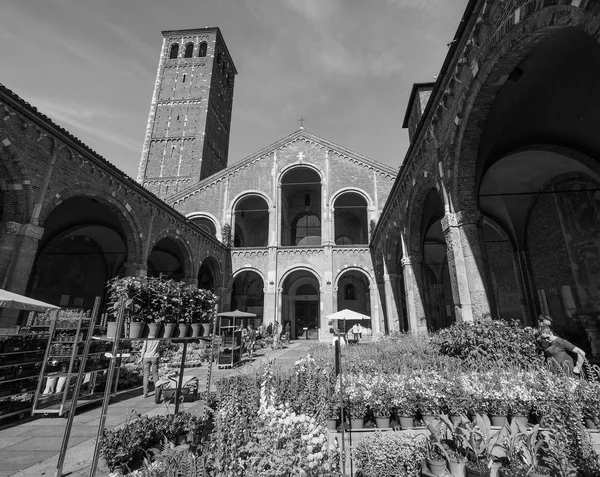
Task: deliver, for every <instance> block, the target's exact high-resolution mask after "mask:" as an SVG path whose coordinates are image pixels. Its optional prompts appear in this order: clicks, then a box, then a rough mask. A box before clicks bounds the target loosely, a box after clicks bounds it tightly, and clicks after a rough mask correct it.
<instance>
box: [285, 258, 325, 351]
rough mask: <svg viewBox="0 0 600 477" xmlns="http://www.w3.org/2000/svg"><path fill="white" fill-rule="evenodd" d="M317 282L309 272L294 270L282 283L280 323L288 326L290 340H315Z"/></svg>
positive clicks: (317, 305)
mask: <svg viewBox="0 0 600 477" xmlns="http://www.w3.org/2000/svg"><path fill="white" fill-rule="evenodd" d="M320 311H321V306H320V286H319V280H318V278H317V277H316V275H315V274H314V273H312V272H311V271H309V270H304V269H303V270H295V271H293V272H292V273H290V274H289V275H287V276H286V277H285V279H284V281H283V287H282V300H281V323H282V325H283V326H284V327H285V325H286V324H287V323H289V324H290V327H291V334H292V339H296V338H299V337H304V338H307V337H308V338H311V339H317V338H318V335H319V331H318V330H319V326H320V325H319V323H320V316H321V313H320Z"/></svg>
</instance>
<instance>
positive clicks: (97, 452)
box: [90, 298, 125, 477]
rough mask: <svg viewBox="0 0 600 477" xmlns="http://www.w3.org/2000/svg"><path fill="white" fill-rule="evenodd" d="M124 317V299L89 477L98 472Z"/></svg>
mask: <svg viewBox="0 0 600 477" xmlns="http://www.w3.org/2000/svg"><path fill="white" fill-rule="evenodd" d="M124 316H125V299H124V298H121V299H120V300H119V311H118V312H117V330H116V331H115V338H114V340H115V341H114V343H113V348H112V356H111V358H110V366H109V368H108V375H107V376H106V386H105V387H104V400H103V401H102V413H101V414H100V422H99V423H98V433H97V434H96V446H95V447H94V456H93V457H92V466H91V468H90V477H96V471H97V470H98V458H99V457H100V444H101V442H102V435H103V433H104V425H105V424H106V415H107V413H108V403H109V401H110V395H111V391H112V379H113V377H114V374H115V365H116V363H117V355H118V353H119V344H120V343H119V339H120V338H121V330H122V328H123V317H124Z"/></svg>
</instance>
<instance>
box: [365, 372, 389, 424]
mask: <svg viewBox="0 0 600 477" xmlns="http://www.w3.org/2000/svg"><path fill="white" fill-rule="evenodd" d="M369 384H370V385H367V387H366V389H365V399H366V400H367V404H368V405H369V406H370V407H371V410H372V411H373V413H374V414H375V416H377V417H379V416H383V417H387V416H389V415H390V413H391V411H392V407H393V403H392V396H393V393H392V382H390V377H389V376H384V375H382V374H376V375H375V376H373V377H372V380H371V382H370V383H369Z"/></svg>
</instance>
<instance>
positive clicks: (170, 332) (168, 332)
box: [163, 323, 175, 338]
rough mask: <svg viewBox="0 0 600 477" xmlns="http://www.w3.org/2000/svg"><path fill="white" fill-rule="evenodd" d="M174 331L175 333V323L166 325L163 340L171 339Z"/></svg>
mask: <svg viewBox="0 0 600 477" xmlns="http://www.w3.org/2000/svg"><path fill="white" fill-rule="evenodd" d="M173 331H175V323H165V327H164V328H163V338H170V337H171V336H173Z"/></svg>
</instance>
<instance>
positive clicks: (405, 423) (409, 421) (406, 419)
mask: <svg viewBox="0 0 600 477" xmlns="http://www.w3.org/2000/svg"><path fill="white" fill-rule="evenodd" d="M398 419H399V420H400V427H401V428H402V429H410V428H411V427H415V418H414V417H412V416H398Z"/></svg>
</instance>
